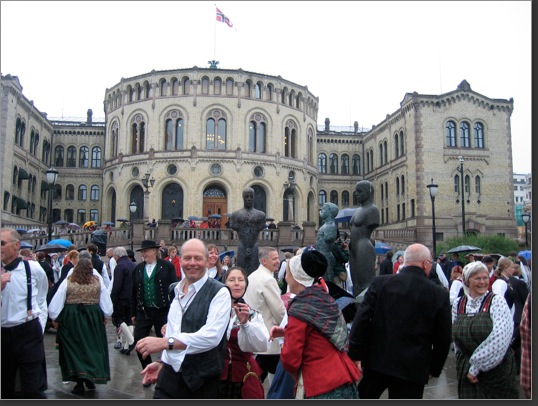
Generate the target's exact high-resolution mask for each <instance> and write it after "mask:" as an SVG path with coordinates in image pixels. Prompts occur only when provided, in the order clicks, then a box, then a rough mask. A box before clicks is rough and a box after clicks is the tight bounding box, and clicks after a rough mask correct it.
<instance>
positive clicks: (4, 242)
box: [1, 240, 17, 247]
mask: <svg viewBox="0 0 538 406" xmlns="http://www.w3.org/2000/svg"><path fill="white" fill-rule="evenodd" d="M12 242H17V240H12V241H2V242H1V243H2V244H1V246H2V247H4V246H6V245H8V244H11V243H12Z"/></svg>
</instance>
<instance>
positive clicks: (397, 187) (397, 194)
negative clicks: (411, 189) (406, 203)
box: [396, 177, 400, 197]
mask: <svg viewBox="0 0 538 406" xmlns="http://www.w3.org/2000/svg"><path fill="white" fill-rule="evenodd" d="M398 196H400V178H398V177H396V197H398Z"/></svg>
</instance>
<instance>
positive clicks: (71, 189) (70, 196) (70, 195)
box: [65, 185, 75, 200]
mask: <svg viewBox="0 0 538 406" xmlns="http://www.w3.org/2000/svg"><path fill="white" fill-rule="evenodd" d="M74 199H75V186H73V185H67V186H66V187H65V200H74Z"/></svg>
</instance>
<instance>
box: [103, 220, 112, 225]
mask: <svg viewBox="0 0 538 406" xmlns="http://www.w3.org/2000/svg"><path fill="white" fill-rule="evenodd" d="M102 225H103V226H113V225H114V223H113V222H112V221H103V224H102Z"/></svg>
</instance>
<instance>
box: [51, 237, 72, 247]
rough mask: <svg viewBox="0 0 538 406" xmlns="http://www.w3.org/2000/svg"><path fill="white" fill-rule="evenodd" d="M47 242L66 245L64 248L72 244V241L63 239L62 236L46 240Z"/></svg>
mask: <svg viewBox="0 0 538 406" xmlns="http://www.w3.org/2000/svg"><path fill="white" fill-rule="evenodd" d="M48 244H60V245H61V246H63V247H66V248H67V247H69V246H71V245H73V243H72V242H71V241H69V240H65V239H63V238H58V239H56V240H50V241H49V242H48Z"/></svg>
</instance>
